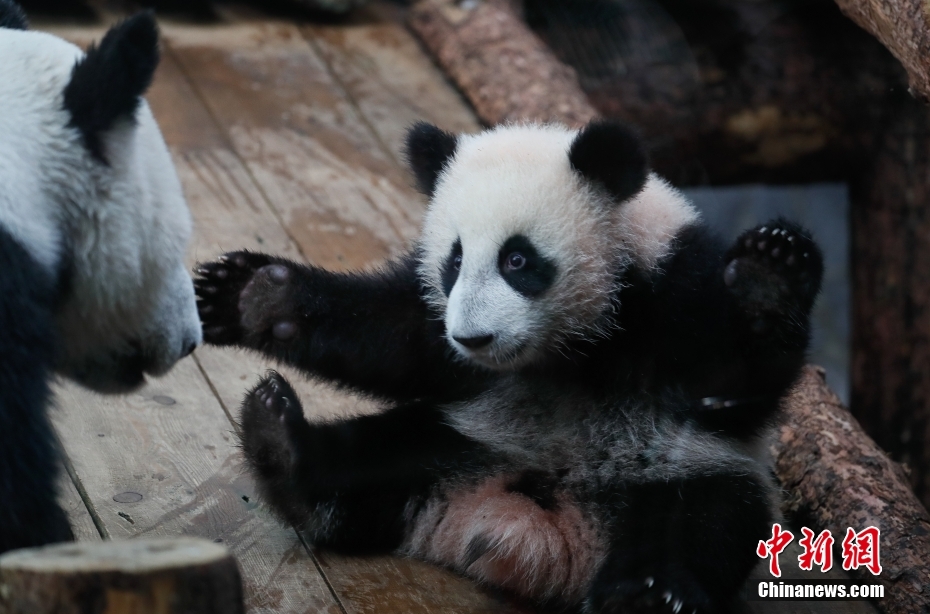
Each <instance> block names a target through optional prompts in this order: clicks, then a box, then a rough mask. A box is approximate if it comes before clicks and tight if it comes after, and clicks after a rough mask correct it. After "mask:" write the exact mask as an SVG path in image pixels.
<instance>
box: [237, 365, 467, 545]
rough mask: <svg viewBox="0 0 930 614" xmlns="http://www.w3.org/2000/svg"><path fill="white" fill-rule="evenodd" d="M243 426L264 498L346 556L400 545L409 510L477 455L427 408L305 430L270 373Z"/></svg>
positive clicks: (253, 395) (290, 397)
mask: <svg viewBox="0 0 930 614" xmlns="http://www.w3.org/2000/svg"><path fill="white" fill-rule="evenodd" d="M240 427H241V434H240V437H241V441H242V450H243V454H244V455H245V459H246V464H247V466H248V467H249V469H250V470H251V472H252V473H253V475H254V476H255V477H256V479H257V482H258V486H259V489H260V491H261V493H262V495H263V497H264V499H265V501H266V502H267V503H268V504H269V505H270V506H271V508H272V509H273V510H274V511H275V512H276V513H277V514H278V515H279V516H280V517H281V518H282V519H283V520H285V521H287V522H288V523H290V524H292V525H294V526H295V527H298V528H300V529H302V530H304V531H306V532H307V533H308V534H309V536H310V538H311V539H312V540H313V542H314V543H316V544H317V545H320V546H327V547H330V548H334V549H339V550H343V551H356V552H357V551H383V552H387V551H390V550H393V549H395V548H397V547H398V546H399V545H400V543H401V540H402V539H403V537H404V530H405V525H406V522H407V520H408V519H407V516H406V513H407V512H409V511H410V510H409V509H408V504H410V503H411V502H415V500H416V499H417V498H418V497H420V496H423V495H426V494H427V493H428V492H429V490H430V488H431V487H432V485H433V484H435V483H436V481H437V479H439V478H440V476H441V475H442V474H445V473H446V472H450V471H456V469H457V468H458V469H461V468H462V467H464V466H465V464H466V463H468V462H469V459H470V458H472V457H473V454H474V453H475V452H476V451H477V450H478V444H476V443H474V442H473V441H471V440H469V439H467V438H465V437H464V436H462V435H461V434H459V433H458V432H457V431H455V430H453V429H452V428H451V427H449V426H447V425H446V424H445V423H444V421H443V418H442V414H440V412H439V411H438V410H437V409H436V408H435V407H433V406H430V405H425V404H415V405H407V406H402V407H396V408H393V409H389V410H387V411H385V412H384V413H381V414H377V415H371V416H361V417H357V418H352V419H349V420H343V421H340V422H330V423H323V424H311V423H309V422H308V421H307V420H306V419H305V418H304V415H303V410H302V409H301V406H300V401H299V400H298V399H297V395H296V394H295V393H294V390H293V389H292V388H291V387H290V385H289V384H288V383H287V381H286V380H285V379H284V378H283V377H281V376H280V375H279V374H277V373H274V372H271V373H269V374H268V375H267V376H266V377H265V378H264V379H262V380H261V381H260V382H259V384H258V385H257V386H256V387H255V388H254V389H252V390H251V391H250V392H249V393H248V394H247V395H246V398H245V401H244V402H243V405H242V415H241V422H240Z"/></svg>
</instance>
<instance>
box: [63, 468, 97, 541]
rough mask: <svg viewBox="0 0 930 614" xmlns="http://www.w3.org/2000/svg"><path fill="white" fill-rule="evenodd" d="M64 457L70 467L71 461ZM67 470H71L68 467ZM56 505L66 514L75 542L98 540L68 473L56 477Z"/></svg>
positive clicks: (89, 517)
mask: <svg viewBox="0 0 930 614" xmlns="http://www.w3.org/2000/svg"><path fill="white" fill-rule="evenodd" d="M65 457H66V458H65V464H66V465H71V460H70V459H68V458H67V454H65ZM69 470H71V468H70V467H69ZM76 477H77V476H75V478H76ZM58 504H59V505H61V507H62V508H63V509H64V510H65V513H66V514H68V520H69V521H70V522H71V530H72V531H73V532H74V539H75V540H77V541H79V542H86V541H98V540H99V539H100V531H98V530H97V525H95V524H94V518H93V516H92V515H91V512H90V510H89V509H88V505H87V503H86V502H85V501H84V499H83V498H82V497H81V493H80V492H79V491H78V489H77V486H76V484H75V482H74V481H73V480H72V476H71V475H70V473H69V472H68V471H64V470H63V471H62V472H61V474H60V475H59V476H58ZM90 505H91V506H93V503H90ZM95 513H96V512H95Z"/></svg>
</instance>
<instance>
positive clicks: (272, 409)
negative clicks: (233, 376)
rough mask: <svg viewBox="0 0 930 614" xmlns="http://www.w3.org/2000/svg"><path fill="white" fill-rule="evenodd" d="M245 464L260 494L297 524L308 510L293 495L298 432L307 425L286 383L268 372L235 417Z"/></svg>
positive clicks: (298, 403) (296, 474) (278, 511)
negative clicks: (252, 475)
mask: <svg viewBox="0 0 930 614" xmlns="http://www.w3.org/2000/svg"><path fill="white" fill-rule="evenodd" d="M239 426H240V442H241V444H242V453H243V455H244V456H245V460H246V465H247V466H248V467H249V468H250V469H251V470H252V472H253V474H254V475H255V477H256V478H257V481H258V486H259V489H260V490H261V492H262V495H263V497H264V498H265V499H266V500H267V502H268V503H269V504H270V505H271V507H272V509H273V510H275V511H276V512H277V513H278V514H279V515H280V516H282V517H283V518H284V519H285V520H287V521H289V522H291V523H293V524H300V523H301V522H303V521H304V520H305V519H306V518H307V517H308V515H309V514H310V512H311V510H310V509H308V508H307V506H305V505H302V504H301V501H300V498H299V497H296V496H294V492H293V489H294V486H295V480H296V479H298V477H299V475H298V461H299V457H300V445H301V435H302V433H303V431H305V430H306V429H309V428H310V425H309V424H308V423H307V421H306V419H305V418H304V415H303V409H302V408H301V405H300V402H299V401H298V399H297V395H296V394H295V392H294V389H293V388H291V386H290V384H288V383H287V380H285V379H284V378H283V377H281V376H280V375H279V374H278V373H276V372H274V371H270V372H269V373H268V374H267V375H266V376H265V377H264V378H262V379H261V380H260V381H259V383H258V384H257V385H256V386H255V387H254V388H253V389H252V390H251V391H249V392H248V394H246V397H245V400H244V401H243V403H242V414H241V416H240V420H239Z"/></svg>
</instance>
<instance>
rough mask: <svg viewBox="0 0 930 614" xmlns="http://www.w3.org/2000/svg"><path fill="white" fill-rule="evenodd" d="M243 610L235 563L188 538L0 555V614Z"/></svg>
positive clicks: (231, 613) (236, 613) (227, 613)
mask: <svg viewBox="0 0 930 614" xmlns="http://www.w3.org/2000/svg"><path fill="white" fill-rule="evenodd" d="M52 612H54V613H55V614H97V613H101V614H102V613H115V612H119V613H120V614H243V613H244V612H245V609H244V606H243V601H242V582H241V579H240V577H239V569H238V567H237V565H236V561H235V560H234V559H233V557H232V556H231V555H230V554H229V552H228V551H227V550H226V549H225V548H224V547H222V546H220V545H217V544H214V543H211V542H208V541H204V540H200V539H191V538H178V539H133V540H129V541H105V542H96V543H81V544H61V545H55V546H47V547H44V548H29V549H25V550H14V551H12V552H8V553H7V554H4V555H3V556H2V557H0V614H46V613H52Z"/></svg>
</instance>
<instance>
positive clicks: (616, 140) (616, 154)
mask: <svg viewBox="0 0 930 614" xmlns="http://www.w3.org/2000/svg"><path fill="white" fill-rule="evenodd" d="M568 160H569V162H570V163H571V165H572V168H573V169H575V171H576V172H578V173H580V174H581V176H583V177H584V178H585V179H587V180H589V181H593V182H596V183H597V184H599V185H600V186H602V187H603V188H605V189H606V190H607V192H608V193H609V194H610V195H611V196H612V197H613V198H614V199H615V201H616V202H618V203H621V202H623V201H625V200H627V199H629V198H630V197H632V196H634V195H636V194H637V193H639V191H640V190H642V189H643V186H644V185H646V179H647V178H648V176H649V158H648V156H647V155H646V150H645V149H644V148H643V142H642V140H641V139H640V138H639V135H638V134H637V133H636V132H635V131H634V130H633V129H632V128H630V127H629V126H627V125H626V124H622V123H620V122H617V121H609V120H595V121H592V122H591V123H589V124H588V125H587V126H585V127H584V128H582V129H581V131H580V132H579V133H578V136H576V137H575V140H574V141H572V146H571V149H570V150H569V152H568Z"/></svg>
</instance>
